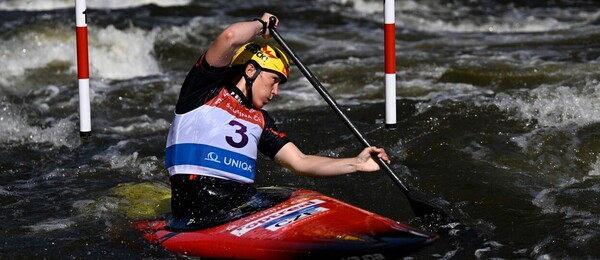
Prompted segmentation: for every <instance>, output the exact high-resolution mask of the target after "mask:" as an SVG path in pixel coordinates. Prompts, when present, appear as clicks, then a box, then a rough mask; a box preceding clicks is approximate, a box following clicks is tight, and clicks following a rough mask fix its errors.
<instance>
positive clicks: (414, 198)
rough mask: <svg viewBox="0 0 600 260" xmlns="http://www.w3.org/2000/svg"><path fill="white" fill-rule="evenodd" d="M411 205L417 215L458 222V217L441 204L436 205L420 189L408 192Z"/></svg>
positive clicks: (430, 218) (424, 217)
mask: <svg viewBox="0 0 600 260" xmlns="http://www.w3.org/2000/svg"><path fill="white" fill-rule="evenodd" d="M407 198H408V201H409V202H410V206H411V207H412V209H413V212H414V213H415V216H417V217H419V218H422V219H428V220H437V221H440V222H444V223H452V222H456V221H457V219H456V218H454V217H452V216H451V215H450V214H448V213H447V212H446V211H445V210H443V209H442V208H441V206H437V205H434V204H433V203H432V202H431V200H429V199H427V198H426V197H425V195H423V194H422V193H420V192H418V191H414V190H411V191H409V192H408V194H407Z"/></svg>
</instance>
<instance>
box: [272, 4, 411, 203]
mask: <svg viewBox="0 0 600 260" xmlns="http://www.w3.org/2000/svg"><path fill="white" fill-rule="evenodd" d="M276 21H277V18H275V17H274V16H271V18H270V20H269V32H270V33H271V36H273V38H274V39H275V40H276V41H277V43H279V45H281V47H282V48H283V49H284V50H285V51H286V52H287V53H288V55H289V56H290V57H291V59H292V61H294V63H295V64H296V66H297V67H298V68H299V69H300V71H302V74H304V76H305V77H306V78H307V79H308V81H309V82H310V83H311V84H312V85H313V86H314V87H315V89H316V90H317V92H319V94H320V95H321V97H323V99H325V101H326V102H327V104H329V106H330V107H331V109H333V111H334V112H335V113H336V114H337V115H338V116H339V117H340V118H341V119H342V121H343V122H344V123H345V124H346V126H348V128H349V129H350V130H351V131H352V133H353V134H354V136H355V137H356V138H357V139H358V140H359V141H360V142H361V143H362V145H364V146H365V147H371V144H369V141H367V139H366V138H365V137H364V136H363V135H362V134H361V133H360V131H358V129H357V128H356V126H354V124H352V122H351V121H350V119H348V117H347V116H346V115H345V114H344V112H342V110H341V109H340V106H339V105H338V104H337V102H335V100H334V99H333V98H332V97H331V95H330V94H329V92H327V90H326V89H325V88H324V87H323V85H321V83H320V82H319V81H318V80H317V78H316V77H315V76H314V75H313V74H312V72H311V71H310V70H309V69H308V68H307V67H306V66H304V63H302V62H301V61H300V59H299V58H298V56H296V53H294V52H293V51H292V49H290V47H289V46H288V45H287V44H286V43H285V41H284V40H283V38H281V35H279V33H278V32H277V30H276V29H275V27H274V26H275V23H276ZM373 158H374V159H375V161H377V163H379V166H380V167H381V168H382V169H383V170H384V171H385V172H386V173H387V174H388V175H390V177H391V178H392V180H393V181H394V182H395V183H396V185H398V186H399V187H400V189H402V192H404V193H405V194H408V193H409V192H410V189H409V188H408V187H407V186H406V185H404V183H402V180H400V178H398V176H396V174H394V172H393V171H392V169H391V168H390V167H389V165H388V164H386V163H385V162H384V161H383V159H381V158H379V157H377V156H373Z"/></svg>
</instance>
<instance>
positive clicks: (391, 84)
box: [384, 0, 396, 129]
mask: <svg viewBox="0 0 600 260" xmlns="http://www.w3.org/2000/svg"><path fill="white" fill-rule="evenodd" d="M395 9H396V7H395V1H394V0H384V16H385V19H384V53H385V55H384V56H385V58H384V59H385V127H386V128H391V129H394V128H396V15H395V12H396V10H395Z"/></svg>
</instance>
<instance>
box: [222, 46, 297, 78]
mask: <svg viewBox="0 0 600 260" xmlns="http://www.w3.org/2000/svg"><path fill="white" fill-rule="evenodd" d="M250 61H253V62H255V63H256V65H258V66H260V68H261V69H262V70H267V71H270V72H274V73H276V74H278V75H279V77H280V78H281V83H282V84H283V83H285V82H286V81H287V80H288V75H289V73H290V63H289V62H288V59H287V57H286V56H285V54H283V52H281V51H280V50H279V49H277V48H275V47H272V46H270V45H268V44H263V45H261V44H258V43H255V42H250V43H246V44H245V45H243V46H242V47H240V48H239V49H238V50H237V52H236V53H235V55H234V56H233V62H232V63H231V66H236V65H246V64H247V63H248V62H250Z"/></svg>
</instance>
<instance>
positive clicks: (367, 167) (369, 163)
mask: <svg viewBox="0 0 600 260" xmlns="http://www.w3.org/2000/svg"><path fill="white" fill-rule="evenodd" d="M372 154H375V155H376V156H377V157H379V158H381V159H382V160H383V161H384V162H386V163H387V164H390V163H391V161H390V159H389V158H388V155H387V153H386V152H385V150H384V149H383V148H378V147H375V146H371V147H367V148H365V149H363V150H362V152H360V154H358V156H356V159H357V160H358V163H357V164H356V170H357V171H360V172H374V171H378V170H379V169H380V167H379V164H378V163H377V162H376V161H375V160H374V159H373V157H371V156H372Z"/></svg>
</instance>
